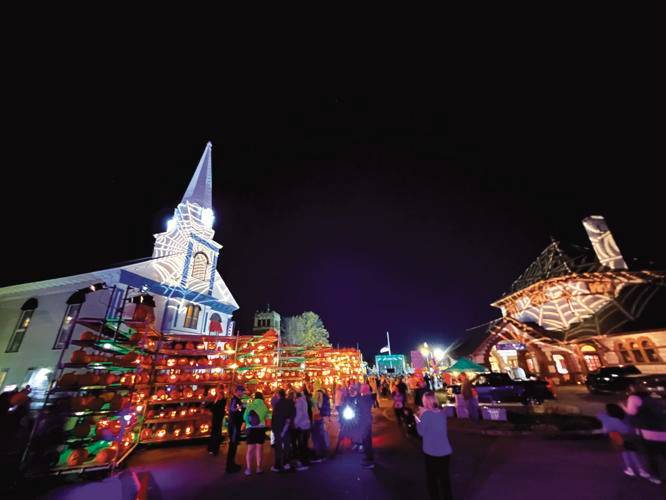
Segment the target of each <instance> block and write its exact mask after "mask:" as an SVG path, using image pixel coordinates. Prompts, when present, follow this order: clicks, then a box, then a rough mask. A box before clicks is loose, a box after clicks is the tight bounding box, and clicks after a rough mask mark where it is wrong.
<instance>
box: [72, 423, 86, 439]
mask: <svg viewBox="0 0 666 500" xmlns="http://www.w3.org/2000/svg"><path fill="white" fill-rule="evenodd" d="M72 434H74V435H75V436H76V437H78V438H84V437H86V436H87V435H88V434H90V425H88V424H87V423H85V422H81V423H79V424H76V425H75V426H74V429H73V430H72Z"/></svg>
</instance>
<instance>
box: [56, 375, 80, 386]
mask: <svg viewBox="0 0 666 500" xmlns="http://www.w3.org/2000/svg"><path fill="white" fill-rule="evenodd" d="M78 382H79V377H78V376H77V375H76V374H74V373H65V374H64V375H63V376H62V377H60V380H58V387H74V386H77V385H79V383H78Z"/></svg>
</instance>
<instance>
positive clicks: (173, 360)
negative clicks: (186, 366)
mask: <svg viewBox="0 0 666 500" xmlns="http://www.w3.org/2000/svg"><path fill="white" fill-rule="evenodd" d="M167 366H168V367H170V368H171V367H173V366H176V358H169V359H167Z"/></svg>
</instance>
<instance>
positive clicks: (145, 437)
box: [141, 427, 153, 441]
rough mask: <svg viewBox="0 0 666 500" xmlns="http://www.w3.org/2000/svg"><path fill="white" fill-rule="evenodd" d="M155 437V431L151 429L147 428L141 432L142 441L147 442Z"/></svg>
mask: <svg viewBox="0 0 666 500" xmlns="http://www.w3.org/2000/svg"><path fill="white" fill-rule="evenodd" d="M152 436H153V430H152V429H151V428H150V427H145V428H144V429H143V430H142V431H141V440H142V441H147V440H148V439H150V438H151V437H152Z"/></svg>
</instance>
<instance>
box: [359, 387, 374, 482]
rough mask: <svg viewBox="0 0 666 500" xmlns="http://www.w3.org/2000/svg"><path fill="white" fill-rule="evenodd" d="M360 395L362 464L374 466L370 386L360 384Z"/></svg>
mask: <svg viewBox="0 0 666 500" xmlns="http://www.w3.org/2000/svg"><path fill="white" fill-rule="evenodd" d="M360 392H361V395H360V397H359V398H358V412H359V415H358V425H359V428H360V436H361V445H362V446H363V452H364V453H365V459H364V460H363V463H362V466H363V468H365V469H373V468H374V467H375V455H374V452H373V449H372V407H373V400H372V394H371V393H370V386H369V385H368V384H363V385H362V386H361V391H360Z"/></svg>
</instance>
